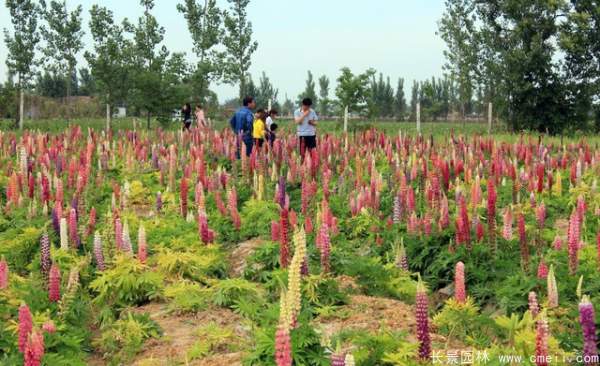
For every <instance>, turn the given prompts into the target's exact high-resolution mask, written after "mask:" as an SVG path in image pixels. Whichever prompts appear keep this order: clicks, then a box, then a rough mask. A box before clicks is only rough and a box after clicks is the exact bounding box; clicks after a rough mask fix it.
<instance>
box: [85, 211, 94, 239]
mask: <svg viewBox="0 0 600 366" xmlns="http://www.w3.org/2000/svg"><path fill="white" fill-rule="evenodd" d="M95 229H96V208H94V207H92V208H91V210H90V219H89V222H88V227H87V230H86V235H90V234H91V233H93V232H94V230H95Z"/></svg>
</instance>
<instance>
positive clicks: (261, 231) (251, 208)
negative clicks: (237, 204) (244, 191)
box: [240, 199, 279, 240]
mask: <svg viewBox="0 0 600 366" xmlns="http://www.w3.org/2000/svg"><path fill="white" fill-rule="evenodd" d="M241 217H242V226H241V228H240V236H241V239H242V240H243V239H249V238H254V237H261V238H263V239H267V238H269V237H270V235H271V221H272V220H277V219H278V218H279V208H278V205H277V204H276V203H274V202H271V201H258V200H254V199H252V200H249V201H247V202H246V203H245V204H244V207H243V208H242V212H241Z"/></svg>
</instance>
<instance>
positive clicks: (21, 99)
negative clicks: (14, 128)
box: [19, 85, 25, 130]
mask: <svg viewBox="0 0 600 366" xmlns="http://www.w3.org/2000/svg"><path fill="white" fill-rule="evenodd" d="M24 110H25V93H24V92H23V85H21V87H20V88H19V129H20V130H22V129H23V114H24Z"/></svg>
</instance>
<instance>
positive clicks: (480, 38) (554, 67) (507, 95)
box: [439, 0, 600, 133]
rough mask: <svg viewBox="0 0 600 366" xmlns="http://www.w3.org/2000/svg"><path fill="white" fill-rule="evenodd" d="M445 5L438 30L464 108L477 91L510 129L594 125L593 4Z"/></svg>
mask: <svg viewBox="0 0 600 366" xmlns="http://www.w3.org/2000/svg"><path fill="white" fill-rule="evenodd" d="M445 5H446V11H445V13H444V15H443V17H442V19H441V20H440V22H439V34H440V36H441V37H442V38H443V39H444V41H445V42H446V44H447V51H446V53H445V56H446V60H447V64H446V65H445V69H446V71H447V72H448V74H449V76H450V77H451V79H452V80H453V82H455V83H456V84H457V90H458V99H459V100H460V102H461V105H462V108H461V110H462V113H463V114H467V113H469V112H470V111H471V110H472V108H473V104H474V103H473V101H474V99H475V98H476V97H477V96H479V98H481V99H483V100H485V101H486V102H488V101H489V102H493V104H494V106H495V108H494V109H495V110H496V111H497V112H498V113H499V114H500V117H501V118H503V119H504V120H506V121H507V122H508V124H509V126H511V127H512V128H513V129H514V130H522V129H532V130H539V131H543V132H546V131H548V132H550V133H559V132H562V131H563V130H564V129H566V128H573V129H587V128H589V127H590V123H589V122H590V120H594V121H595V126H596V128H598V129H600V2H598V1H597V0H534V1H515V0H487V1H478V0H446V3H445Z"/></svg>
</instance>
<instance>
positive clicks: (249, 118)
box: [229, 97, 256, 159]
mask: <svg viewBox="0 0 600 366" xmlns="http://www.w3.org/2000/svg"><path fill="white" fill-rule="evenodd" d="M242 104H243V105H242V107H241V108H240V109H238V110H237V111H236V112H235V113H234V115H233V116H232V117H231V119H230V120H229V124H230V125H231V129H232V130H233V132H234V133H235V135H236V136H237V150H236V157H237V158H238V159H239V158H240V151H241V149H242V146H241V145H242V141H243V142H244V145H246V156H250V155H251V154H252V146H253V140H252V129H253V126H252V125H253V123H254V114H253V113H252V109H254V108H256V101H255V100H254V98H253V97H245V98H244V100H243V101H242Z"/></svg>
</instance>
